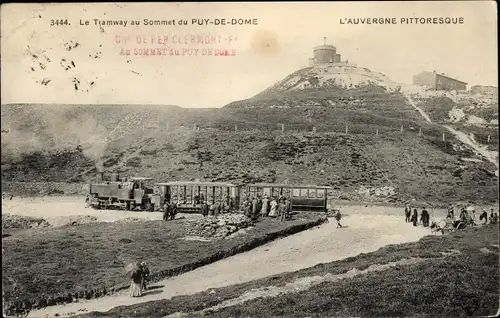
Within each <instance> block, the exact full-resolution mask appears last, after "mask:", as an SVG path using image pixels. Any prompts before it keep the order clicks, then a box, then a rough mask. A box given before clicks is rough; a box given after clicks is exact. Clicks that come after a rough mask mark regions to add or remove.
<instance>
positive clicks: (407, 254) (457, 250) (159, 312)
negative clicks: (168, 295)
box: [79, 225, 499, 317]
mask: <svg viewBox="0 0 500 318" xmlns="http://www.w3.org/2000/svg"><path fill="white" fill-rule="evenodd" d="M498 232H499V228H498V225H496V226H495V225H488V226H483V227H482V228H474V229H468V230H464V231H459V232H455V233H453V234H451V235H448V236H427V237H424V238H422V239H421V240H420V241H418V242H414V243H406V244H400V245H390V246H386V247H383V248H381V249H379V250H377V251H376V252H373V253H368V254H360V255H358V256H356V257H351V258H347V259H344V260H341V261H336V262H332V263H328V264H320V265H317V266H314V267H311V268H307V269H304V270H300V271H297V272H293V273H284V274H280V275H275V276H270V277H266V278H263V279H260V280H256V281H252V282H248V283H244V284H240V285H233V286H228V287H223V288H218V289H215V290H214V291H215V292H210V293H208V292H204V293H198V294H195V295H192V296H178V297H173V298H172V299H170V300H161V301H151V302H146V303H142V304H136V305H132V306H122V307H117V308H114V309H112V310H110V311H108V312H104V313H102V312H91V313H89V314H85V315H80V316H79V317H164V316H166V315H169V314H173V313H176V312H183V313H186V314H188V316H192V317H196V316H202V315H203V316H217V317H249V316H250V317H272V316H286V317H307V316H316V315H320V316H417V315H418V316H421V315H423V316H450V317H453V316H454V317H456V316H466V315H472V314H473V315H475V316H484V315H494V314H495V313H496V312H497V310H498V305H499V303H498V295H499V287H498V286H499V265H498ZM409 258H424V259H425V261H424V262H420V263H416V264H413V265H404V266H396V267H394V268H390V269H387V270H384V271H380V272H371V273H367V274H362V275H359V276H356V277H353V278H347V279H344V280H340V281H337V282H335V283H320V284H319V285H316V286H314V287H311V288H310V289H308V290H305V291H302V292H299V293H290V294H283V295H280V296H277V297H271V298H257V299H254V300H249V301H246V302H243V303H237V304H236V305H233V306H230V307H227V308H223V309H219V310H217V311H205V312H203V313H202V312H201V310H203V309H206V308H210V307H213V306H216V305H218V304H221V303H222V302H223V301H225V300H230V299H235V298H237V297H239V296H241V295H243V294H244V293H245V292H248V291H249V290H252V289H254V288H262V287H269V286H284V285H285V284H287V283H290V282H293V281H294V280H295V279H297V278H300V277H310V276H316V275H319V276H324V275H325V274H327V273H330V274H333V275H335V274H342V273H346V272H348V271H349V270H351V269H353V268H357V269H358V270H363V269H366V268H368V267H369V266H370V265H373V264H387V263H389V262H394V261H398V260H401V259H409ZM476 300H478V304H479V305H478V306H475V305H474V304H475V302H476Z"/></svg>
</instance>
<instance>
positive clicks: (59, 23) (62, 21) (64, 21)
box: [50, 19, 70, 26]
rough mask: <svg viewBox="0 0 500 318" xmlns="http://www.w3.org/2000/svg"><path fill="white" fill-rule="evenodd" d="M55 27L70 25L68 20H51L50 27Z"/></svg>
mask: <svg viewBox="0 0 500 318" xmlns="http://www.w3.org/2000/svg"><path fill="white" fill-rule="evenodd" d="M54 25H70V23H69V22H68V19H65V20H63V19H52V20H50V26H54Z"/></svg>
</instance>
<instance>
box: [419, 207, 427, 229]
mask: <svg viewBox="0 0 500 318" xmlns="http://www.w3.org/2000/svg"><path fill="white" fill-rule="evenodd" d="M420 221H421V222H422V225H423V226H424V227H428V226H429V212H427V209H426V208H424V209H423V210H422V213H421V216H420Z"/></svg>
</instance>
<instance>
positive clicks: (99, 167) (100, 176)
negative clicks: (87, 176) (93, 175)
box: [95, 159, 104, 182]
mask: <svg viewBox="0 0 500 318" xmlns="http://www.w3.org/2000/svg"><path fill="white" fill-rule="evenodd" d="M95 167H96V169H97V181H98V182H103V181H104V165H103V163H102V160H101V159H98V160H97V161H96V164H95Z"/></svg>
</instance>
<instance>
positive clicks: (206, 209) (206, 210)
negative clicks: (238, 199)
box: [201, 199, 232, 216]
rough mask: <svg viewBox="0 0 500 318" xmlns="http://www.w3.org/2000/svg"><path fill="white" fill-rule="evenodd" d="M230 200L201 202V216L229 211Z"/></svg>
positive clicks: (216, 214) (230, 208) (230, 207)
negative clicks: (209, 202) (212, 202)
mask: <svg viewBox="0 0 500 318" xmlns="http://www.w3.org/2000/svg"><path fill="white" fill-rule="evenodd" d="M231 202H232V200H230V202H229V203H228V202H227V200H226V199H221V200H217V201H215V202H214V204H208V202H207V201H202V202H201V214H202V215H203V216H209V215H211V216H218V215H219V214H221V213H229V211H230V210H232V205H231Z"/></svg>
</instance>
